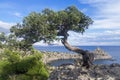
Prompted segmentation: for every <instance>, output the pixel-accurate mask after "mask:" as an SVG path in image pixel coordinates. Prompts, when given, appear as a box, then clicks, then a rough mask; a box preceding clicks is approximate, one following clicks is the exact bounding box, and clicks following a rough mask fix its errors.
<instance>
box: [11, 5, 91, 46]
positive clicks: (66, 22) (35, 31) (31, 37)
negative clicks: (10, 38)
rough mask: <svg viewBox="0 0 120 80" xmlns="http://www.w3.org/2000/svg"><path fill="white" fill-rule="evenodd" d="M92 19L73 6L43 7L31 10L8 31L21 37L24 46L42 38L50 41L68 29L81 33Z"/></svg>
mask: <svg viewBox="0 0 120 80" xmlns="http://www.w3.org/2000/svg"><path fill="white" fill-rule="evenodd" d="M92 23H93V21H92V19H91V18H90V17H88V16H86V15H84V14H83V13H82V12H81V11H79V10H78V9H77V8H76V7H75V6H70V7H67V8H66V9H64V10H61V11H53V10H50V9H44V10H43V11H42V12H40V13H36V12H32V13H30V14H29V15H28V16H26V17H25V18H24V19H23V22H22V24H19V23H18V24H17V25H14V26H13V27H12V28H11V29H10V31H11V32H12V33H14V34H15V35H16V36H17V37H19V38H23V40H22V42H23V43H24V44H25V45H26V47H25V48H27V47H29V46H32V44H33V43H35V42H38V41H41V40H44V41H45V42H51V41H53V40H55V39H56V36H63V33H67V32H68V31H69V30H72V31H75V32H80V33H83V32H84V31H85V30H86V29H87V28H88V26H89V25H90V24H92Z"/></svg>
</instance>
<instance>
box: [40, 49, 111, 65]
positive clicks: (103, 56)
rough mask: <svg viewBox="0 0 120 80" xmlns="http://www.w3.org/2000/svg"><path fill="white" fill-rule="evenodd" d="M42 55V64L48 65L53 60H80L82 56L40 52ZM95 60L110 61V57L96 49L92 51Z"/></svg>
mask: <svg viewBox="0 0 120 80" xmlns="http://www.w3.org/2000/svg"><path fill="white" fill-rule="evenodd" d="M42 53H43V55H44V58H43V61H44V63H49V62H51V61H54V60H59V59H81V58H82V56H81V55H80V54H77V53H60V52H46V51H44V52H42ZM93 53H94V56H95V59H112V57H111V56H110V55H109V54H108V53H106V52H105V51H103V50H102V49H100V48H97V49H95V50H94V51H93Z"/></svg>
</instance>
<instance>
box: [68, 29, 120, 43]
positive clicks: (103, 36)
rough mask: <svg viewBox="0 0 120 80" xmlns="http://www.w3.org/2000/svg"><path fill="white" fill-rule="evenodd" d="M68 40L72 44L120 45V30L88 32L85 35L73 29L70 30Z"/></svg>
mask: <svg viewBox="0 0 120 80" xmlns="http://www.w3.org/2000/svg"><path fill="white" fill-rule="evenodd" d="M69 35H70V36H69V38H68V42H69V43H70V44H72V45H119V44H120V30H107V31H103V32H92V33H91V32H86V33H84V35H82V34H80V33H76V32H73V31H70V32H69Z"/></svg>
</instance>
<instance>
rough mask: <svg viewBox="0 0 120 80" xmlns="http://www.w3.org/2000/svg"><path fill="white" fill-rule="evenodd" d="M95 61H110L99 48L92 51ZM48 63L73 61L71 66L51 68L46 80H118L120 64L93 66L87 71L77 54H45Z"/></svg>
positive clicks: (110, 57)
mask: <svg viewBox="0 0 120 80" xmlns="http://www.w3.org/2000/svg"><path fill="white" fill-rule="evenodd" d="M93 53H94V55H95V59H112V56H110V55H109V54H108V53H106V52H105V51H103V50H102V49H100V48H97V49H96V50H94V51H93ZM44 56H45V57H46V58H44V60H45V59H47V60H48V61H46V62H49V61H52V60H57V59H75V62H74V63H73V64H62V65H61V66H58V67H54V66H51V67H49V69H51V71H50V76H49V78H48V80H120V64H117V63H113V64H110V65H107V64H99V65H97V64H94V65H92V66H91V67H90V68H89V69H87V68H85V67H83V66H82V63H81V62H82V59H81V58H82V57H81V55H79V54H68V53H59V52H54V53H52V52H46V54H45V55H44Z"/></svg>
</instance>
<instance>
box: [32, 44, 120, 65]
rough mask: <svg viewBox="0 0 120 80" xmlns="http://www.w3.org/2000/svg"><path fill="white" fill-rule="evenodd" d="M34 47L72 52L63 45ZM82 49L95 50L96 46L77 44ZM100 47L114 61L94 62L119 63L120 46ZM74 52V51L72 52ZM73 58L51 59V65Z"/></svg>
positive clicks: (66, 61)
mask: <svg viewBox="0 0 120 80" xmlns="http://www.w3.org/2000/svg"><path fill="white" fill-rule="evenodd" d="M34 47H35V48H36V49H38V50H40V51H51V52H67V53H73V52H71V51H68V50H67V49H66V48H65V47H64V46H34ZM78 47H80V48H82V49H84V50H90V51H93V50H95V49H96V48H97V47H98V46H78ZM99 47H100V48H101V49H103V50H104V51H105V52H107V53H109V54H110V55H111V56H112V57H113V59H115V60H114V61H110V60H97V61H95V62H94V63H95V64H111V63H120V46H99ZM73 54H74V53H73ZM73 62H74V60H73V59H68V60H57V61H53V62H52V63H51V65H54V66H59V65H61V64H65V63H70V64H71V63H73Z"/></svg>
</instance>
